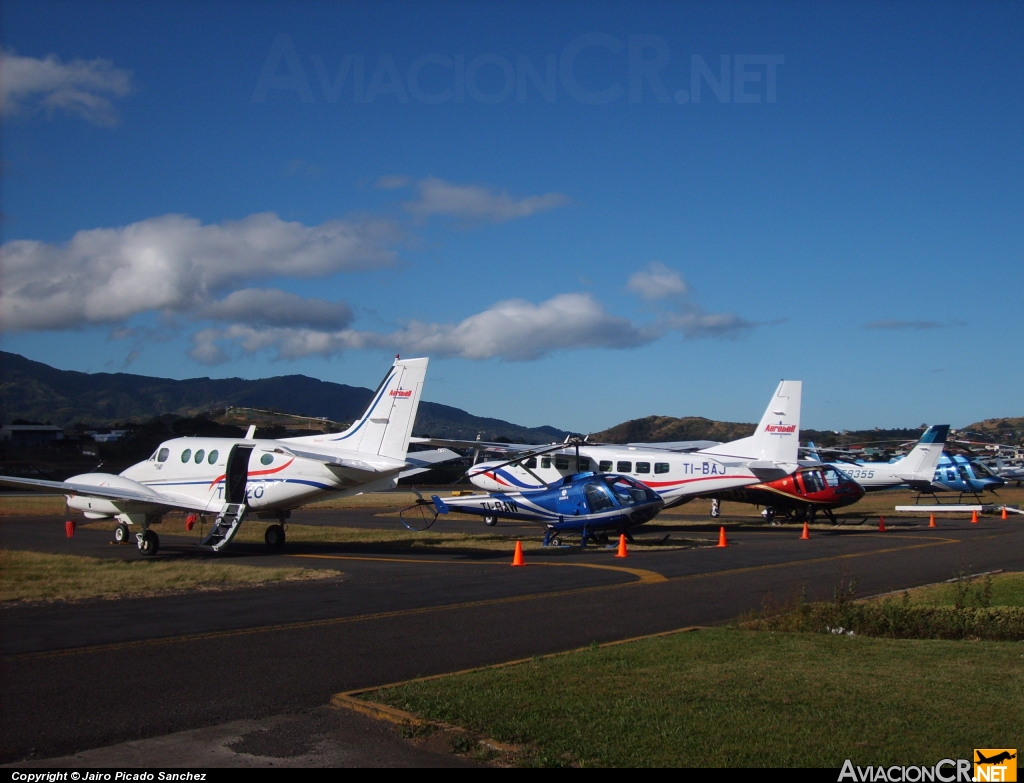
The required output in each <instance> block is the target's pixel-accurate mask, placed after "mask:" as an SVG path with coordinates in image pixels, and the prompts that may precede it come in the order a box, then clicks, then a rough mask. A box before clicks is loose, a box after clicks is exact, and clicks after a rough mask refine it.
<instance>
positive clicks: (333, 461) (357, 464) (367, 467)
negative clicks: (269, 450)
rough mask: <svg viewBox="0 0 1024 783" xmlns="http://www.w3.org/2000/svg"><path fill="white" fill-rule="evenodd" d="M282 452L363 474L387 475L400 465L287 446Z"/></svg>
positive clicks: (389, 461)
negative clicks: (383, 463) (377, 462)
mask: <svg viewBox="0 0 1024 783" xmlns="http://www.w3.org/2000/svg"><path fill="white" fill-rule="evenodd" d="M283 451H286V452H288V453H289V454H292V455H294V456H296V457H302V458H303V459H308V460H312V461H313V462H320V463H322V464H324V465H327V466H328V467H338V468H349V469H350V470H360V471H363V472H364V473H388V472H391V471H393V470H395V469H397V468H398V467H401V466H400V465H391V464H390V463H391V462H394V460H388V463H389V464H387V465H383V466H381V465H372V464H370V463H369V462H364V461H363V460H361V459H351V458H350V457H340V456H338V455H337V454H331V453H329V452H320V451H309V450H307V449H296V448H293V447H291V446H288V447H287V448H286V449H283Z"/></svg>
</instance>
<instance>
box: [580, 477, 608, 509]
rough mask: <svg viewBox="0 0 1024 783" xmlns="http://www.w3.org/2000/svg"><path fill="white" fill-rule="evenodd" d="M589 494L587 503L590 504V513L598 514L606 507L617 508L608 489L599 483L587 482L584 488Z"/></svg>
mask: <svg viewBox="0 0 1024 783" xmlns="http://www.w3.org/2000/svg"><path fill="white" fill-rule="evenodd" d="M583 492H584V493H585V494H586V496H587V505H588V506H590V513H591V514H596V513H597V512H599V511H604V510H605V509H606V508H615V504H614V503H613V502H612V499H611V498H610V497H609V496H608V490H606V489H605V488H604V487H602V486H600V485H598V484H587V485H586V486H585V487H584V488H583Z"/></svg>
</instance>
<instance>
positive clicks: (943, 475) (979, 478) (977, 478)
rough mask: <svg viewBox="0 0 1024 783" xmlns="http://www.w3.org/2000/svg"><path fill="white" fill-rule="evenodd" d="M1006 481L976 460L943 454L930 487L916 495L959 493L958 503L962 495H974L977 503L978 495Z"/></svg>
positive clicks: (993, 490)
mask: <svg viewBox="0 0 1024 783" xmlns="http://www.w3.org/2000/svg"><path fill="white" fill-rule="evenodd" d="M1005 483H1006V481H1005V480H1004V479H1002V478H1000V477H999V476H997V475H996V474H995V473H993V472H992V471H991V470H989V469H988V468H987V467H985V466H984V465H982V464H981V463H980V462H979V461H978V460H974V459H969V458H968V457H965V456H963V455H962V454H943V455H942V457H941V458H940V459H939V464H938V465H937V466H936V468H935V476H934V478H933V479H932V485H931V487H929V488H928V489H926V490H923V491H921V492H920V493H919V494H918V498H920V497H921V495H935V493H937V492H959V493H960V497H959V499H958V500H957V502H958V503H959V502H960V501H961V500H963V497H964V495H974V497H975V498H977V499H978V500H979V501H980V499H981V498H979V497H978V494H979V493H981V492H985V491H988V492H992V493H993V494H995V490H996V489H998V488H999V487H1001V486H1003V485H1004V484H1005Z"/></svg>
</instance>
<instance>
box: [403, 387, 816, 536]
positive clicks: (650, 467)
mask: <svg viewBox="0 0 1024 783" xmlns="http://www.w3.org/2000/svg"><path fill="white" fill-rule="evenodd" d="M801 392H802V382H801V381H782V382H780V383H779V385H778V388H777V389H776V390H775V394H774V396H773V397H772V399H771V402H770V403H769V404H768V408H767V409H766V410H765V412H764V416H762V417H761V422H760V424H758V425H757V429H756V430H755V431H754V434H753V435H751V436H750V437H749V438H742V439H740V440H734V441H732V442H731V443H720V444H717V445H715V446H711V447H708V448H704V449H701V450H699V451H690V452H679V451H677V450H673V449H676V448H678V447H679V445H680V444H666V445H667V446H669V447H671V448H659V444H655V443H651V444H646V445H637V446H628V445H627V446H614V445H598V444H593V445H591V444H588V443H586V442H583V443H580V444H579V446H578V454H579V464H577V460H576V454H577V446H575V445H569V444H566V447H565V448H564V449H560V450H558V451H555V452H553V453H550V452H551V449H550V447H548V448H547V449H545V451H548V452H549V453H546V454H543V455H540V454H537V455H529V451H530V450H534V451H536V450H538V448H540V447H537V446H527V445H519V444H516V445H511V444H505V443H494V444H490V443H482V442H479V441H455V440H443V439H436V438H413V441H414V442H421V443H430V444H433V445H436V446H448V447H454V448H473V449H481V450H487V449H488V448H489V447H491V446H493V447H494V448H495V449H496V450H500V451H501V452H504V453H509V452H512V453H518V452H522V453H523V457H522V458H521V459H519V460H515V457H514V456H510V457H509V459H506V460H504V461H502V462H498V461H489V462H480V463H477V464H476V465H474V466H473V467H472V468H471V469H470V470H469V472H468V473H467V475H468V476H469V478H470V480H471V481H472V482H473V484H475V485H476V486H478V487H480V488H481V489H485V490H488V491H491V492H507V491H529V490H536V489H544V488H545V487H547V486H550V485H551V484H553V483H554V482H556V481H561V480H562V479H563V478H564V477H565V476H570V475H573V474H575V473H580V472H585V471H590V470H593V471H597V472H601V473H621V474H625V475H628V476H630V477H631V478H635V479H637V480H638V481H641V482H643V483H644V484H646V485H647V486H648V487H650V488H651V489H653V490H654V491H655V492H657V493H658V494H659V495H661V497H662V498H663V499H664V500H665V507H666V508H669V507H671V506H678V505H680V504H681V503H685V502H687V501H688V500H692V499H693V498H694V497H695V496H697V495H705V494H707V493H709V492H716V491H719V490H723V489H732V488H734V487H744V486H747V485H749V484H759V483H761V482H764V481H773V480H775V479H778V478H782V477H783V476H787V475H789V474H790V473H792V472H793V471H795V470H796V469H797V468H798V467H799V462H798V459H799V455H798V449H799V443H800V396H801ZM510 460H511V461H510ZM485 521H486V522H487V523H488V524H494V522H495V520H494V519H492V518H488V519H487V520H485Z"/></svg>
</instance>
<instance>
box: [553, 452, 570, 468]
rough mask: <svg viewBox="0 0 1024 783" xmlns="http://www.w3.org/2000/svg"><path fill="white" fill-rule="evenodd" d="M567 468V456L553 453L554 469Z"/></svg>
mask: <svg viewBox="0 0 1024 783" xmlns="http://www.w3.org/2000/svg"><path fill="white" fill-rule="evenodd" d="M568 469H569V458H568V457H563V456H560V455H557V454H556V455H555V470H568Z"/></svg>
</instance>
